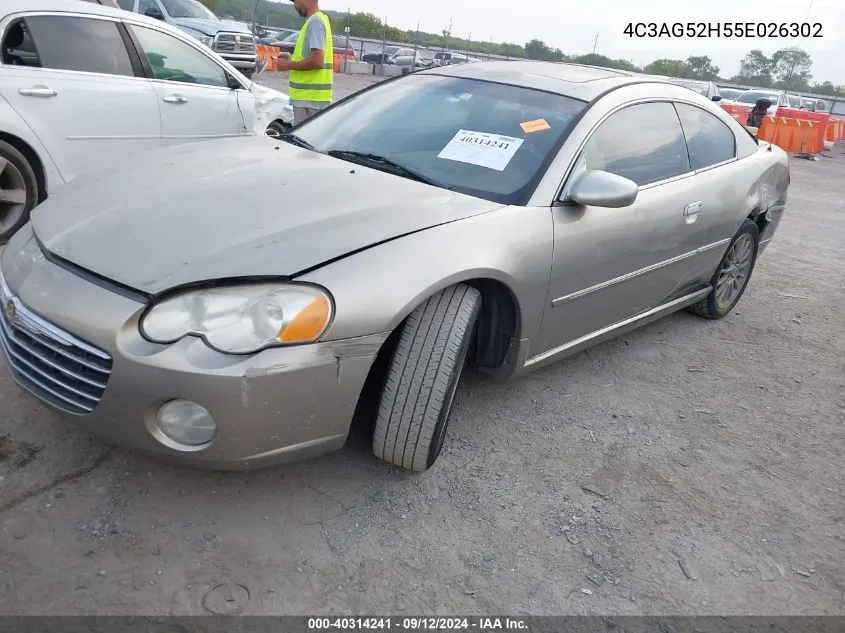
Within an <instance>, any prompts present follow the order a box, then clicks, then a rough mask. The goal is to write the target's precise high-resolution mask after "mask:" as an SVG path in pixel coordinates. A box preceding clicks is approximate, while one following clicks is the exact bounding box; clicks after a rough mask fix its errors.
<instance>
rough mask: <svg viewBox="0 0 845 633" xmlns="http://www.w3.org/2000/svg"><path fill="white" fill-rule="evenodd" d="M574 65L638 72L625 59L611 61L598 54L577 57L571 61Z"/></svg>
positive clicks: (637, 69) (638, 70)
mask: <svg viewBox="0 0 845 633" xmlns="http://www.w3.org/2000/svg"><path fill="white" fill-rule="evenodd" d="M570 61H572V62H573V63H575V64H585V65H587V66H599V67H601V68H615V69H617V70H630V71H633V72H640V69H639V68H637V67H636V66H635V65H634V64H632V63H631V62H629V61H628V60H627V59H611V58H610V57H607V56H606V55H599V54H598V53H587V54H586V55H577V56H575V57H573V58H571V60H570Z"/></svg>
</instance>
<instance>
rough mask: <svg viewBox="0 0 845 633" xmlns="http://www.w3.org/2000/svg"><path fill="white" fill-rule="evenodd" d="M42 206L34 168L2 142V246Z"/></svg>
mask: <svg viewBox="0 0 845 633" xmlns="http://www.w3.org/2000/svg"><path fill="white" fill-rule="evenodd" d="M37 203H38V180H37V178H36V177H35V171H34V170H33V169H32V165H30V164H29V161H28V160H27V159H26V156H24V155H23V154H21V153H20V152H19V151H18V150H17V149H16V148H15V147H14V146H12V145H9V144H8V143H5V142H3V141H0V244H5V243H6V242H8V241H9V239H10V238H11V237H12V235H14V234H15V231H17V230H18V229H19V228H21V227H22V226H23V225H24V224H26V223H27V220H29V212H30V211H31V210H32V209H33V207H35V205H36V204H37Z"/></svg>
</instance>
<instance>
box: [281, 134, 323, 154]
mask: <svg viewBox="0 0 845 633" xmlns="http://www.w3.org/2000/svg"><path fill="white" fill-rule="evenodd" d="M279 138H280V139H282V140H283V141H285V142H286V143H290V144H291V145H296V146H297V147H304V148H305V149H310V150H311V151H316V150H315V149H314V146H313V145H311V143H309V142H308V141H306V140H305V139H304V138H302V137H301V136H297V135H296V134H291V133H290V132H288V133H287V134H282V135H281V136H280V137H279Z"/></svg>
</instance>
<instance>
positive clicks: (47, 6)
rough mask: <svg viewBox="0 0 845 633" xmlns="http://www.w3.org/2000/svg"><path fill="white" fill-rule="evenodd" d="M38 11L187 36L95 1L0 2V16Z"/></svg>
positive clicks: (28, 0)
mask: <svg viewBox="0 0 845 633" xmlns="http://www.w3.org/2000/svg"><path fill="white" fill-rule="evenodd" d="M39 11H54V12H57V13H76V14H86V13H88V14H90V15H102V16H106V17H113V18H117V19H119V20H132V21H133V22H139V23H142V24H143V23H147V24H149V25H151V26H154V27H156V28H158V29H161V30H163V31H167V32H169V33H172V34H173V35H176V36H178V37H182V38H184V37H187V36H186V35H185V33H184V31H182V30H181V29H178V28H176V27H175V26H171V25H170V24H167V23H165V22H162V21H161V20H156V19H155V18H148V17H147V16H145V15H140V14H139V13H133V12H131V11H125V10H123V9H114V8H112V7H109V6H104V5H101V4H98V3H96V2H87V0H2V4H0V18H4V17H6V16H11V15H14V14H16V13H33V12H39Z"/></svg>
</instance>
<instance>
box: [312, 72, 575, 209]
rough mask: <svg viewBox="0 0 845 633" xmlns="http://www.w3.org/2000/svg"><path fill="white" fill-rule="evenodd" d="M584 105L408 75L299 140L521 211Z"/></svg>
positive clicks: (333, 111)
mask: <svg viewBox="0 0 845 633" xmlns="http://www.w3.org/2000/svg"><path fill="white" fill-rule="evenodd" d="M585 106H586V103H585V102H583V101H579V100H577V99H572V98H569V97H564V96H561V95H557V94H552V93H547V92H542V91H539V90H532V89H528V88H520V87H516V86H507V85H502V84H496V83H491V82H486V81H480V80H474V79H463V78H455V77H441V76H435V75H411V76H408V77H405V78H404V79H403V80H402V81H393V82H389V83H385V84H381V85H379V86H377V87H376V88H373V89H370V90H368V91H366V92H361V93H359V94H358V95H356V96H354V97H352V98H351V99H348V100H347V101H344V102H340V103H338V104H337V105H335V106H334V107H332V108H330V109H328V110H326V111H325V112H323V113H322V114H320V115H319V116H317V117H315V118H313V119H310V120H308V121H306V122H305V123H304V124H302V125H300V126H299V127H298V128H297V130H296V134H297V135H298V136H300V137H302V138H303V139H304V140H306V141H308V142H309V143H310V144H311V145H313V146H314V147H315V148H316V150H317V151H319V152H323V153H329V152H333V151H343V152H350V151H351V152H359V153H364V154H371V155H376V156H380V157H383V158H386V159H388V160H390V161H392V162H393V163H396V164H399V165H401V166H402V167H405V168H407V169H409V170H413V171H414V172H415V173H417V174H419V175H421V176H423V177H424V178H426V179H427V180H431V181H434V182H436V183H438V184H439V185H440V186H443V187H445V188H448V189H454V190H456V191H460V192H463V193H466V194H469V195H473V196H477V197H479V198H485V199H488V200H492V201H496V202H501V203H503V204H524V203H525V202H526V201H527V199H528V197H529V196H530V195H531V193H532V192H533V190H534V187H536V183H537V181H538V180H539V178H540V177H541V176H542V175H543V173H544V171H545V169H546V166H547V164H548V162H549V161H550V160H551V158H553V157H554V155H555V153H556V152H557V149H558V147H559V146H560V143H561V142H562V141H563V139H565V138H566V136H568V134H569V132H570V129H571V124H572V121H573V120H574V118H575V117H576V116H577V115H578V114H579V113H580V112H581V111H582V110H583V109H584V107H585ZM385 171H387V170H385Z"/></svg>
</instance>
